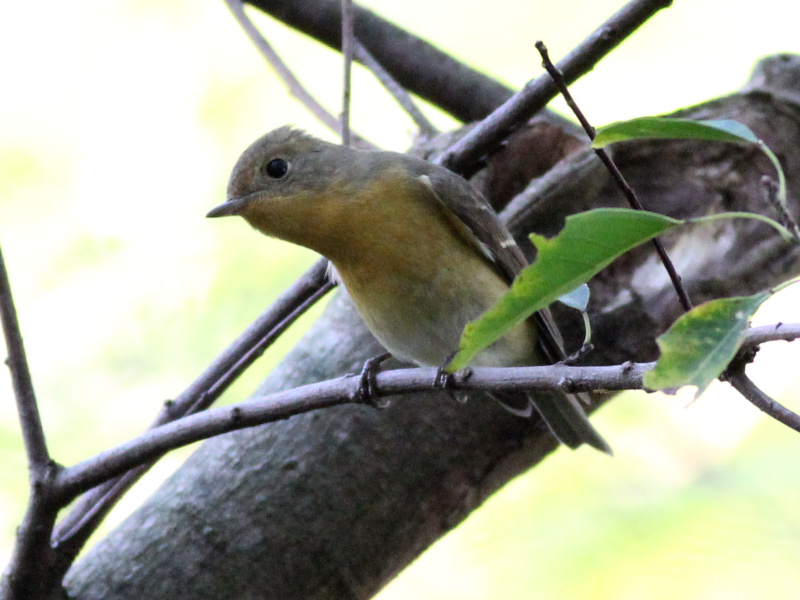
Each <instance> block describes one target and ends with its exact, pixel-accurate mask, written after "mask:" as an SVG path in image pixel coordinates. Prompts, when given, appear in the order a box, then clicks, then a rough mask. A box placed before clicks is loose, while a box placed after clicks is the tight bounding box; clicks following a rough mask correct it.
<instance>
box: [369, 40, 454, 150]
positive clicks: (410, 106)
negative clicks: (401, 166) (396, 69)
mask: <svg viewBox="0 0 800 600" xmlns="http://www.w3.org/2000/svg"><path fill="white" fill-rule="evenodd" d="M353 42H354V44H355V53H354V57H355V59H356V60H357V61H358V62H360V63H361V64H363V65H364V66H365V67H366V68H367V69H369V70H370V71H371V72H372V74H373V75H375V78H376V79H377V80H378V81H380V82H381V84H382V85H383V87H384V88H386V90H387V91H388V92H389V93H390V94H391V95H392V97H393V98H394V99H395V100H396V101H397V103H398V104H399V105H400V107H401V108H402V109H403V110H404V111H406V113H408V116H410V117H411V119H412V120H413V121H414V123H415V124H416V125H417V127H419V130H420V132H421V133H422V134H423V135H424V136H427V137H433V136H434V135H436V134H437V133H439V130H438V129H436V126H435V125H434V124H433V123H431V122H430V121H429V120H428V117H426V116H425V114H424V113H423V112H422V111H421V110H420V109H419V107H418V106H417V104H416V102H414V99H413V98H411V94H409V93H408V92H407V91H406V90H405V88H404V87H403V86H401V85H400V84H399V83H397V81H395V79H394V78H393V77H392V76H391V75H390V74H389V72H388V71H387V70H386V69H384V68H383V65H381V63H379V62H378V61H377V60H375V57H374V56H372V54H370V53H369V50H367V49H366V48H365V47H364V45H363V44H362V43H361V42H359V41H358V39H357V38H354V39H353Z"/></svg>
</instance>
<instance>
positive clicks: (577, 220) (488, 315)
mask: <svg viewBox="0 0 800 600" xmlns="http://www.w3.org/2000/svg"><path fill="white" fill-rule="evenodd" d="M680 223H681V221H677V220H675V219H671V218H669V217H665V216H663V215H659V214H656V213H651V212H646V211H641V210H631V209H625V208H600V209H596V210H590V211H587V212H583V213H579V214H577V215H572V216H570V217H568V218H567V221H566V225H565V226H564V229H563V230H562V231H561V232H560V233H559V234H558V235H557V236H555V237H553V238H551V239H547V238H544V237H542V236H539V235H535V234H532V235H531V236H530V238H531V241H532V242H533V243H534V245H535V246H536V250H537V257H536V262H534V263H533V264H532V265H530V266H529V267H527V268H526V269H525V270H523V272H522V273H521V274H520V275H519V277H517V279H516V280H515V281H514V283H513V284H512V286H511V289H510V290H509V292H508V293H507V294H506V295H505V296H503V297H502V298H501V299H500V300H499V301H498V302H497V304H495V306H493V307H492V308H491V309H489V310H488V311H487V312H485V313H484V314H483V315H482V316H481V317H479V318H478V319H476V320H475V321H473V322H471V323H469V324H468V325H467V326H466V327H465V328H464V333H463V334H462V336H461V342H460V344H459V350H458V353H457V354H456V356H455V357H454V358H453V360H452V361H451V362H450V364H449V365H448V366H447V369H448V370H449V371H457V370H458V369H463V368H464V367H466V366H467V365H468V364H469V361H471V360H472V359H473V358H474V357H475V356H476V355H477V354H478V353H479V352H480V351H481V350H483V349H485V348H486V347H487V346H489V345H490V344H492V343H494V342H495V341H497V340H498V339H500V338H501V337H502V336H503V335H504V334H505V333H506V332H507V331H508V330H509V329H511V328H513V327H514V326H516V325H517V324H519V323H521V322H522V321H524V320H525V319H527V318H528V317H530V316H531V315H532V314H533V313H535V312H536V311H537V310H541V309H542V308H544V307H545V306H547V305H549V304H551V303H552V302H554V301H555V300H557V299H558V298H559V297H560V296H563V295H565V294H567V293H568V292H570V291H572V290H574V289H575V288H576V287H578V286H580V285H581V284H582V283H586V282H587V281H588V280H589V279H591V278H592V277H593V276H594V275H595V274H597V273H598V272H599V271H601V270H602V269H604V268H605V267H606V266H608V265H609V264H610V263H611V261H613V260H614V259H615V258H617V257H618V256H619V255H620V254H623V253H624V252H627V251H628V250H630V249H631V248H634V247H635V246H638V245H639V244H641V243H642V242H646V241H647V240H650V239H652V238H654V237H656V236H658V235H660V234H661V233H663V232H664V231H667V230H668V229H671V228H673V227H676V226H677V225H679V224H680Z"/></svg>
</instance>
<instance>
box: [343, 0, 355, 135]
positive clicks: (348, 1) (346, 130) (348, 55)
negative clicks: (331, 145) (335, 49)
mask: <svg viewBox="0 0 800 600" xmlns="http://www.w3.org/2000/svg"><path fill="white" fill-rule="evenodd" d="M342 58H343V59H344V84H343V89H342V145H344V146H350V91H351V89H352V85H353V81H352V72H353V2H352V0H342Z"/></svg>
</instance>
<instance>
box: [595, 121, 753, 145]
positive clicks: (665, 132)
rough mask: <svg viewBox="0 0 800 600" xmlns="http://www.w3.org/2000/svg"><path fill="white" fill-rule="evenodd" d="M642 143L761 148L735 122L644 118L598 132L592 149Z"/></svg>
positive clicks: (741, 126)
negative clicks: (697, 142) (686, 142)
mask: <svg viewBox="0 0 800 600" xmlns="http://www.w3.org/2000/svg"><path fill="white" fill-rule="evenodd" d="M641 139H670V140H682V139H687V140H688V139H691V140H708V141H715V142H734V143H749V144H758V143H759V139H758V138H757V137H756V135H755V134H754V133H753V132H752V131H751V130H750V128H749V127H747V126H746V125H743V124H742V123H739V122H738V121H732V120H727V119H726V120H715V121H695V120H692V119H669V118H664V117H642V118H639V119H631V120H630V121H621V122H619V123H612V124H611V125H608V126H607V127H603V128H602V129H600V130H598V132H597V135H596V136H595V138H594V140H593V141H592V148H604V147H606V146H608V145H609V144H613V143H614V142H623V141H627V140H641Z"/></svg>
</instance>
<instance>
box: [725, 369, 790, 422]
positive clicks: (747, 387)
mask: <svg viewBox="0 0 800 600" xmlns="http://www.w3.org/2000/svg"><path fill="white" fill-rule="evenodd" d="M726 381H727V382H728V383H730V384H731V385H732V386H733V387H734V388H735V389H736V391H738V392H739V393H740V394H741V395H742V396H744V397H745V398H746V399H747V400H749V401H750V403H751V404H753V405H754V406H755V407H756V408H758V409H760V410H761V411H763V412H765V413H766V414H768V415H769V416H770V417H772V418H773V419H775V420H776V421H779V422H781V423H783V424H784V425H786V426H787V427H791V428H792V429H794V430H795V431H797V432H800V415H798V414H796V413H794V412H792V411H791V410H789V409H788V408H786V407H785V406H783V405H782V404H780V403H779V402H776V401H775V400H773V399H772V398H770V397H769V396H767V395H766V394H765V393H764V392H762V391H761V390H760V389H759V388H758V387H757V386H756V384H754V383H753V382H752V380H751V379H750V378H749V377H748V376H747V375H745V373H744V371H743V370H738V371H734V372H732V373H728V374H727V376H726Z"/></svg>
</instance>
